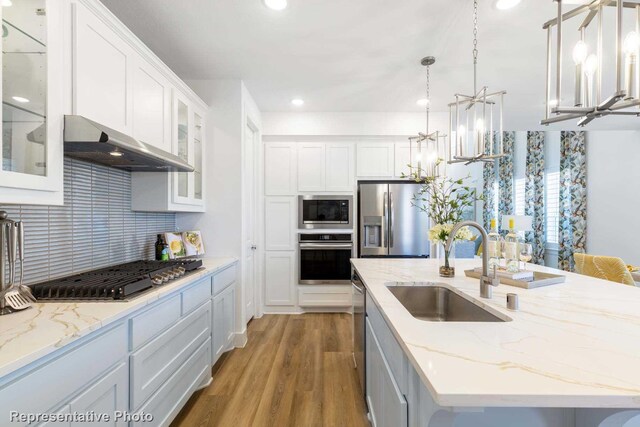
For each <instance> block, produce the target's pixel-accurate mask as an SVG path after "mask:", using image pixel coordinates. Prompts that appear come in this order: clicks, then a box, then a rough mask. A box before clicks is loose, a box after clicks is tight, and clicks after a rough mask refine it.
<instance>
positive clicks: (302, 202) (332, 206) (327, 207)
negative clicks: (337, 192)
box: [298, 196, 353, 230]
mask: <svg viewBox="0 0 640 427" xmlns="http://www.w3.org/2000/svg"><path fill="white" fill-rule="evenodd" d="M298 228H300V229H307V230H309V229H322V228H325V229H326V228H337V229H341V228H353V197H352V196H298Z"/></svg>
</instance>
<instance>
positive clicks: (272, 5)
mask: <svg viewBox="0 0 640 427" xmlns="http://www.w3.org/2000/svg"><path fill="white" fill-rule="evenodd" d="M264 4H265V6H267V7H268V8H269V9H273V10H284V9H286V8H287V0H264Z"/></svg>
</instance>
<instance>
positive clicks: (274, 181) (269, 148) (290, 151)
mask: <svg viewBox="0 0 640 427" xmlns="http://www.w3.org/2000/svg"><path fill="white" fill-rule="evenodd" d="M296 145H297V144H296V143H295V142H267V143H265V146H264V193H265V195H266V196H293V195H295V194H296V191H297V176H296V174H297V163H296V162H297V159H296Z"/></svg>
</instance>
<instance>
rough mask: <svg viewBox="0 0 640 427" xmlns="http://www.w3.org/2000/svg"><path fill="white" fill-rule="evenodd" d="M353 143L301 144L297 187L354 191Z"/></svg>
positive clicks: (325, 190) (303, 190)
mask: <svg viewBox="0 0 640 427" xmlns="http://www.w3.org/2000/svg"><path fill="white" fill-rule="evenodd" d="M353 179H354V167H353V144H349V143H323V142H313V143H311V142H305V143H299V144H298V191H300V192H346V191H353Z"/></svg>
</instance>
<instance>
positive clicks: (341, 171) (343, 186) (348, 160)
mask: <svg viewBox="0 0 640 427" xmlns="http://www.w3.org/2000/svg"><path fill="white" fill-rule="evenodd" d="M325 164H326V172H325V177H326V178H325V191H353V190H354V188H353V186H354V182H353V178H354V175H355V171H354V167H353V144H348V143H344V144H343V143H330V144H327V145H326V147H325Z"/></svg>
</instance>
